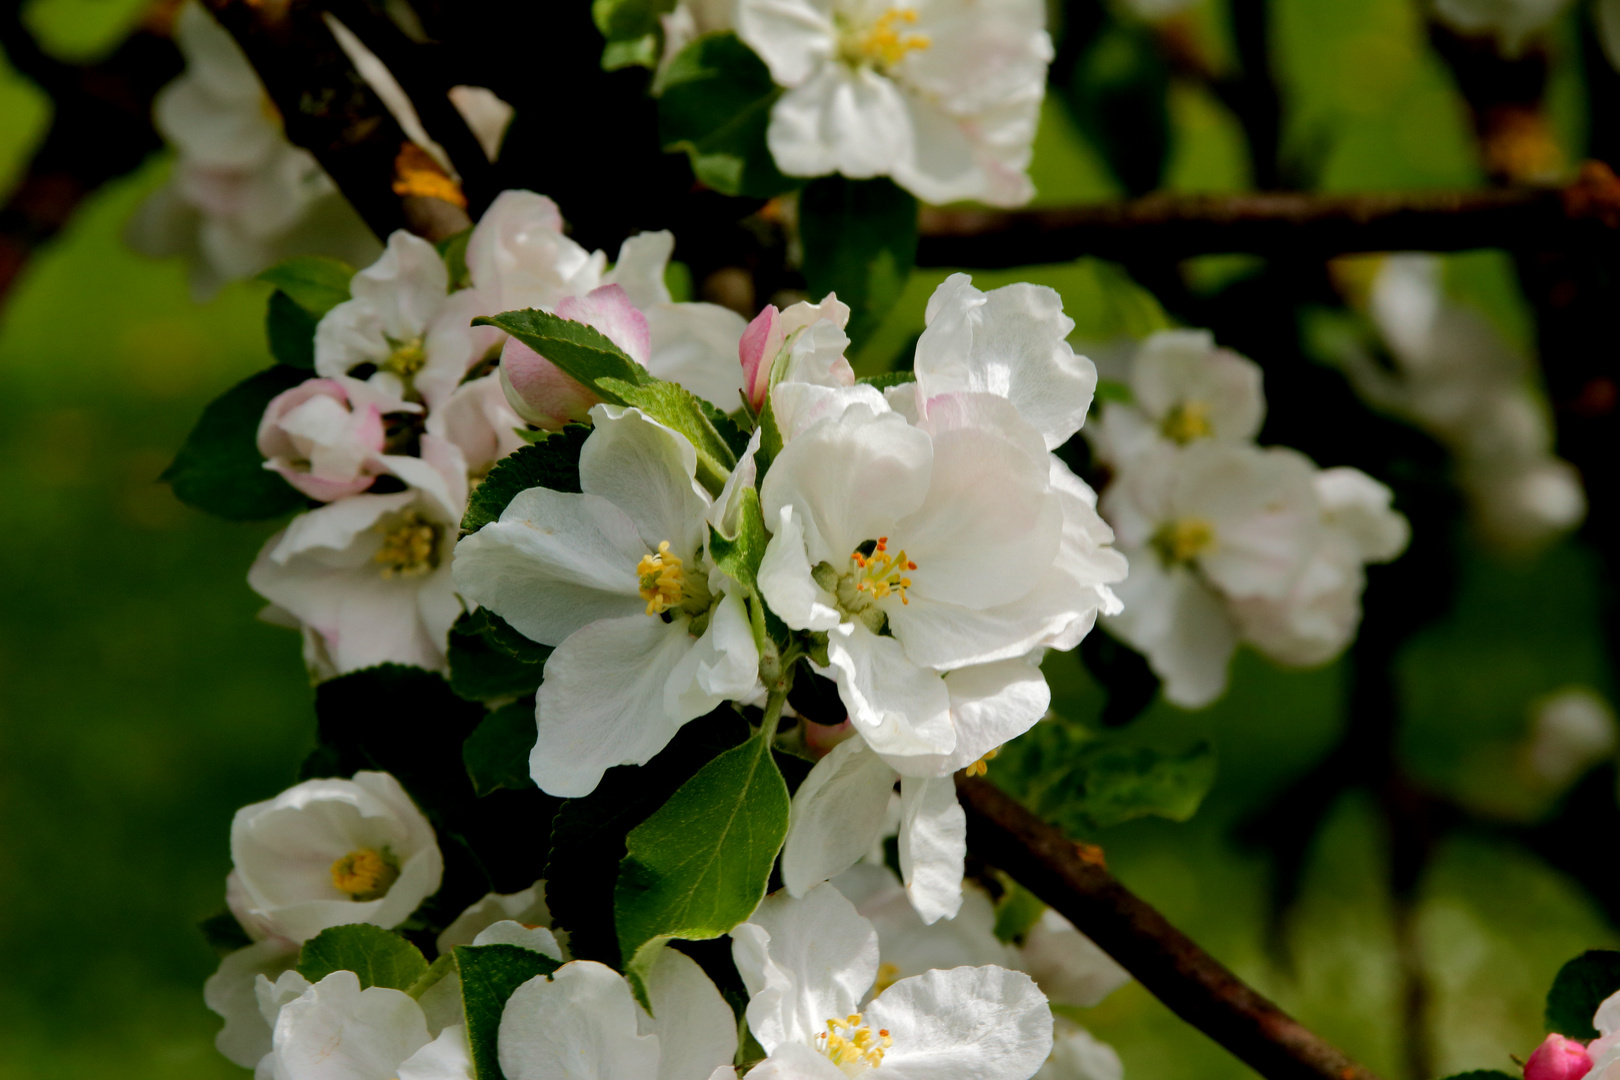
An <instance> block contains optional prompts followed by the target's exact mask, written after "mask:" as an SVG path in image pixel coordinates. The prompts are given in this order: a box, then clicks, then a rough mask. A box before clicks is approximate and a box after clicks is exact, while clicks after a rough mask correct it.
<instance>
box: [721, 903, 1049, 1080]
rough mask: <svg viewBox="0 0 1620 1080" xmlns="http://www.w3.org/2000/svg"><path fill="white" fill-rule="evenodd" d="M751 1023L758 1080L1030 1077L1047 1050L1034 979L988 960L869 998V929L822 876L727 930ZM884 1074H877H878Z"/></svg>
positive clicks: (1043, 1009) (873, 969) (872, 971)
mask: <svg viewBox="0 0 1620 1080" xmlns="http://www.w3.org/2000/svg"><path fill="white" fill-rule="evenodd" d="M732 955H733V958H734V959H735V961H736V964H737V970H738V971H739V972H740V973H741V975H742V978H743V984H744V985H745V986H746V987H747V989H748V993H749V1001H748V1009H747V1018H748V1027H749V1030H750V1031H751V1032H752V1033H753V1035H754V1038H755V1039H756V1040H758V1041H759V1044H760V1046H762V1047H763V1048H764V1049H765V1052H766V1053H767V1054H768V1055H769V1056H768V1057H767V1058H766V1060H765V1061H764V1062H763V1063H761V1064H760V1065H758V1066H756V1067H755V1069H754V1071H753V1072H752V1073H750V1074H749V1075H751V1076H752V1075H755V1074H758V1076H759V1078H760V1080H788V1078H791V1080H823V1078H824V1080H839V1078H840V1077H848V1076H854V1075H858V1074H859V1073H862V1072H865V1071H867V1070H868V1069H872V1068H881V1069H883V1070H885V1071H886V1072H888V1073H893V1074H894V1075H895V1076H897V1077H906V1076H917V1077H921V1076H940V1075H951V1076H974V1077H981V1078H983V1080H1028V1078H1029V1077H1031V1076H1033V1075H1034V1074H1035V1072H1036V1070H1038V1069H1039V1068H1040V1067H1041V1064H1042V1063H1043V1062H1044V1061H1045V1060H1046V1058H1047V1055H1048V1054H1049V1053H1050V1051H1051V1049H1052V1014H1051V1010H1050V1008H1049V1007H1048V1006H1047V1002H1046V998H1045V997H1044V996H1043V995H1042V994H1041V992H1040V990H1039V989H1038V988H1037V987H1036V985H1035V982H1034V980H1032V979H1031V978H1030V977H1029V976H1028V975H1025V974H1023V973H1022V972H1018V971H1011V970H1008V969H1007V968H1004V967H999V966H995V965H983V966H978V967H956V968H951V969H949V970H944V971H941V970H931V971H927V972H924V973H923V974H920V975H913V976H911V977H909V978H904V979H900V980H898V981H897V982H894V983H893V984H891V985H889V986H887V987H886V988H884V989H883V990H882V991H881V992H879V993H877V994H876V995H875V996H871V997H868V994H869V991H870V990H871V989H872V986H873V984H874V982H876V981H877V978H878V972H879V957H878V936H877V933H876V932H875V931H874V930H873V928H872V924H871V923H869V922H868V921H867V920H865V919H863V918H861V917H860V915H858V914H857V913H856V911H855V908H854V907H853V906H852V905H851V904H850V902H849V901H848V900H847V899H845V898H844V897H843V896H842V895H841V894H840V893H839V892H838V890H837V889H836V888H834V887H833V886H831V885H821V886H818V887H817V888H815V889H812V890H811V891H810V892H809V893H807V894H806V895H805V897H804V898H803V899H801V900H796V899H793V898H791V897H789V896H787V895H785V894H783V893H777V894H774V895H772V896H769V897H766V899H765V900H764V901H763V902H762V903H761V904H760V906H759V908H758V909H757V910H756V911H755V912H754V915H753V917H752V918H750V920H749V921H748V922H745V923H743V924H742V925H741V926H739V927H737V928H736V929H735V930H733V931H732ZM879 1075H883V1074H881V1073H880V1074H879Z"/></svg>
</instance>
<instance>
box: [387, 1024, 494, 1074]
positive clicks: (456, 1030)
mask: <svg viewBox="0 0 1620 1080" xmlns="http://www.w3.org/2000/svg"><path fill="white" fill-rule="evenodd" d="M474 1076H475V1074H474V1071H473V1059H472V1046H471V1045H470V1044H469V1043H468V1042H467V1028H466V1026H465V1025H463V1024H451V1025H449V1026H448V1027H446V1028H445V1029H444V1030H443V1031H441V1032H440V1033H439V1037H438V1038H437V1039H434V1040H433V1041H432V1042H430V1043H428V1044H427V1045H426V1046H424V1047H422V1049H420V1050H418V1051H417V1052H416V1053H414V1054H412V1055H411V1056H410V1057H409V1058H406V1059H405V1061H404V1062H403V1063H402V1064H401V1065H400V1067H399V1076H398V1077H397V1080H474Z"/></svg>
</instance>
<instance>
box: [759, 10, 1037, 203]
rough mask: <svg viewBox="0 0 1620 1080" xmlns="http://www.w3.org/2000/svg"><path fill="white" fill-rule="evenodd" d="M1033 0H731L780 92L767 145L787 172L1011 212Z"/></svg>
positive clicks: (1027, 145) (1031, 62) (1024, 182)
mask: <svg viewBox="0 0 1620 1080" xmlns="http://www.w3.org/2000/svg"><path fill="white" fill-rule="evenodd" d="M1045 21H1046V13H1045V7H1044V6H1043V5H1042V4H1041V3H1040V2H1039V0H993V2H982V0H981V2H974V0H919V2H917V3H908V2H901V0H740V2H739V3H738V6H737V14H736V24H737V33H738V35H739V36H740V37H741V38H742V40H743V41H744V42H746V43H747V44H748V45H749V47H750V48H752V49H753V50H754V51H755V52H756V53H758V54H759V55H760V57H761V58H762V59H763V60H764V61H765V64H766V66H767V67H768V68H769V69H770V72H771V77H772V78H773V79H774V80H775V81H776V82H777V84H778V85H780V86H783V87H786V93H784V94H783V95H782V96H781V98H779V99H778V100H777V102H776V104H775V105H773V106H772V107H771V119H770V124H769V127H768V128H767V129H766V135H765V141H766V144H767V145H768V146H769V147H770V151H771V154H772V156H773V157H774V158H775V159H776V164H777V166H778V168H780V169H781V170H782V171H783V172H784V173H787V174H789V175H791V176H823V175H826V174H828V173H841V174H843V175H844V176H848V177H851V178H854V179H863V178H867V177H874V176H889V177H892V178H893V179H894V180H895V182H896V183H898V184H899V185H900V186H901V187H904V188H906V189H907V190H908V191H910V192H912V194H914V195H916V196H917V197H918V198H920V199H924V200H927V201H929V202H935V203H945V202H954V201H957V200H961V199H977V200H979V201H981V202H987V203H991V204H993V205H997V206H1016V205H1018V204H1020V203H1023V202H1027V201H1028V200H1029V198H1030V196H1031V195H1032V194H1033V193H1034V188H1033V186H1032V185H1031V184H1030V181H1029V177H1028V175H1027V173H1026V170H1027V169H1028V167H1029V161H1030V155H1031V147H1032V145H1033V142H1034V138H1035V127H1036V123H1037V120H1038V119H1039V113H1040V105H1041V98H1042V96H1043V94H1044V93H1045V88H1046V68H1047V65H1048V64H1049V63H1050V62H1051V59H1052V42H1051V39H1050V38H1049V37H1048V36H1047V34H1046V29H1045Z"/></svg>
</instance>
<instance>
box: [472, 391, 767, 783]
mask: <svg viewBox="0 0 1620 1080" xmlns="http://www.w3.org/2000/svg"><path fill="white" fill-rule="evenodd" d="M591 417H592V420H593V421H594V423H595V430H594V431H593V432H592V433H591V435H590V436H589V438H587V439H586V440H585V443H584V445H583V446H582V448H581V450H580V457H579V476H580V488H581V492H582V493H580V494H572V493H565V492H558V491H552V490H550V489H547V488H531V489H529V490H527V491H524V492H522V493H520V494H519V495H518V496H517V497H516V498H515V499H513V500H512V502H511V504H510V505H508V506H507V508H506V509H505V511H503V512H502V514H501V517H500V520H499V521H497V522H493V523H491V524H489V525H486V526H484V528H482V529H481V530H479V531H478V532H477V533H475V534H474V535H472V536H470V537H468V538H467V539H465V540H463V541H462V542H461V543H460V545H459V546H458V547H457V549H456V560H455V569H454V575H455V582H456V586H457V587H458V588H459V589H460V591H461V593H462V595H463V596H465V597H467V598H468V599H469V600H471V601H473V602H475V603H479V604H482V605H484V606H486V607H488V608H489V609H490V610H491V611H494V612H495V613H496V614H497V615H500V616H501V617H502V618H503V619H505V620H506V621H507V622H509V623H511V624H512V626H513V627H515V628H516V629H517V630H518V631H520V632H521V633H523V634H526V635H527V636H528V637H530V638H532V639H534V640H535V641H538V642H540V643H541V644H545V645H551V646H554V651H553V652H552V654H551V656H550V657H549V658H548V659H547V661H546V668H545V681H544V682H543V683H542V684H541V686H540V690H539V693H538V694H537V695H536V701H535V718H536V722H537V726H538V738H537V741H536V743H535V748H534V752H533V754H532V755H531V757H530V769H531V772H532V774H533V776H534V779H535V782H536V783H537V784H539V786H540V787H541V789H542V790H544V791H547V792H549V793H550V794H553V795H560V796H566V797H573V796H579V795H585V794H588V793H589V792H590V791H592V790H593V789H594V788H595V787H596V784H597V782H598V781H599V780H600V779H601V776H602V773H603V771H605V770H606V769H608V768H609V767H611V766H614V765H620V764H644V763H645V762H647V761H648V760H650V759H651V758H652V756H653V755H654V754H656V753H658V751H660V750H662V749H663V748H664V746H665V745H666V744H667V743H668V742H669V740H670V739H671V738H672V737H673V736H674V734H675V732H676V731H677V730H678V729H679V728H680V727H681V725H682V724H685V723H686V722H687V721H688V720H691V719H693V718H694V717H698V716H702V715H704V714H705V713H707V712H709V711H710V710H711V709H713V708H715V707H716V706H717V705H719V704H720V703H721V702H723V701H726V700H739V699H747V698H748V697H751V696H752V695H753V693H754V691H755V689H756V687H757V684H758V681H759V674H758V668H759V653H758V649H757V647H756V646H755V644H754V638H753V633H752V630H751V628H750V625H749V621H748V614H747V611H746V610H745V608H744V607H743V600H742V595H741V593H740V592H739V591H738V590H736V589H735V588H731V587H730V586H729V584H728V581H727V579H726V578H724V576H723V575H721V574H720V573H719V572H718V571H715V570H714V569H713V568H712V566H711V564H710V563H709V561H708V555H707V544H708V529H709V524H710V523H711V522H716V523H718V522H721V521H724V520H725V517H726V509H727V501H726V500H725V499H722V501H721V502H719V503H716V502H713V501H712V500H711V499H710V497H709V495H708V493H707V492H705V491H704V490H703V488H702V487H701V486H700V485H699V484H698V483H697V482H696V481H695V479H694V477H695V475H696V470H697V456H696V452H695V451H694V450H693V448H692V445H691V443H689V442H687V441H686V439H685V438H684V437H682V436H681V435H679V434H678V433H676V432H675V431H673V430H671V429H670V428H667V427H665V426H664V425H662V424H660V423H658V422H656V421H654V420H652V419H651V418H650V417H648V416H646V415H645V414H644V413H642V412H641V411H640V410H639V409H622V408H616V407H611V406H605V405H599V406H596V407H595V408H594V409H593V410H592V412H591Z"/></svg>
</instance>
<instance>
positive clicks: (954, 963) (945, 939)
mask: <svg viewBox="0 0 1620 1080" xmlns="http://www.w3.org/2000/svg"><path fill="white" fill-rule="evenodd" d="M833 884H834V885H836V886H837V887H838V889H839V891H840V892H842V893H843V894H844V895H845V896H847V897H849V898H850V901H851V902H852V903H853V904H854V905H855V910H856V911H859V912H860V913H861V915H862V917H864V918H867V919H870V920H871V921H872V926H873V927H874V928H876V930H877V934H878V954H879V956H880V957H881V958H882V960H883V963H884V964H886V965H891V966H892V969H893V971H894V978H896V979H898V978H904V977H905V976H908V975H921V974H922V973H923V972H925V971H928V970H930V969H932V968H954V967H962V966H964V965H966V966H970V967H977V966H979V965H981V964H999V965H1001V966H1002V967H1017V966H1019V965H1018V953H1017V951H1016V950H1014V949H1013V947H1012V946H1010V945H1005V944H1003V943H1002V942H1001V941H1000V940H999V939H997V937H996V932H995V927H996V907H995V904H994V902H992V901H991V899H990V896H989V894H988V893H986V892H985V891H984V890H983V889H982V888H979V887H978V886H977V885H974V884H973V883H972V882H966V883H964V884H963V888H962V908H961V910H960V911H958V912H957V913H956V915H955V916H953V917H952V918H949V919H942V920H940V921H939V922H936V923H933V924H931V925H930V924H928V923H925V922H923V921H922V919H921V918H920V917H919V916H918V915H917V912H916V909H915V908H913V907H912V906H911V900H910V898H909V897H908V896H907V895H906V889H905V886H903V885H901V884H900V881H899V879H898V878H896V877H895V876H894V874H893V873H892V872H891V871H890V870H889V869H888V868H887V867H885V866H876V865H873V864H872V863H861V864H860V865H859V866H853V867H851V868H850V869H848V870H846V871H845V872H844V873H842V874H840V875H838V877H837V878H836V879H835V880H834V881H833ZM891 981H892V980H891Z"/></svg>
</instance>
